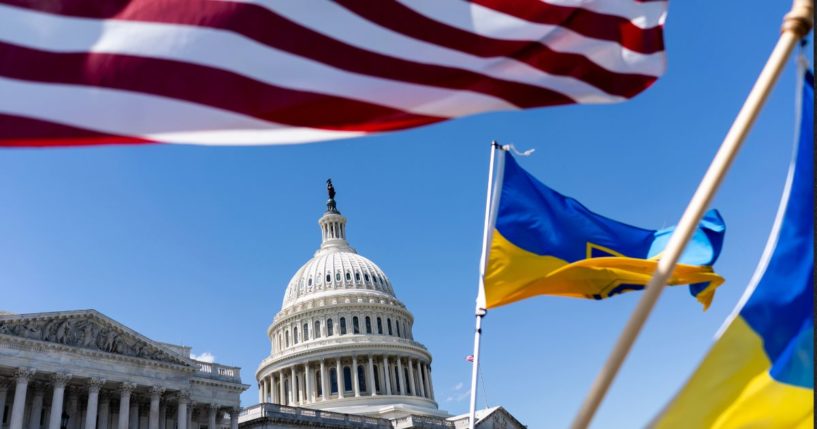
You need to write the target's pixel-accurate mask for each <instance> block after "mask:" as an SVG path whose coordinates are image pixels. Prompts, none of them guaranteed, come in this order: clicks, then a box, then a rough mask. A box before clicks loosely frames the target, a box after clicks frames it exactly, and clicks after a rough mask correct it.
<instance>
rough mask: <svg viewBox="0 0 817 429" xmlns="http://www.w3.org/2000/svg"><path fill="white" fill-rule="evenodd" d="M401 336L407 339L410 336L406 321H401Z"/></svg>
mask: <svg viewBox="0 0 817 429" xmlns="http://www.w3.org/2000/svg"><path fill="white" fill-rule="evenodd" d="M403 337H404V338H409V339H410V338H411V332H409V330H408V325H406V322H403Z"/></svg>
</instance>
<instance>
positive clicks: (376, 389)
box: [0, 182, 524, 429]
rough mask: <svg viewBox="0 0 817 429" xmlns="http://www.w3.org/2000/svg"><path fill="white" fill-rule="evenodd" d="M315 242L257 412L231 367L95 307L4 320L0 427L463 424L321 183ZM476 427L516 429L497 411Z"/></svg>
mask: <svg viewBox="0 0 817 429" xmlns="http://www.w3.org/2000/svg"><path fill="white" fill-rule="evenodd" d="M329 197H330V198H329V201H328V202H327V210H326V212H325V213H324V214H323V216H322V217H320V219H319V221H318V223H319V225H320V230H321V237H322V240H321V244H320V247H319V248H318V250H317V251H316V252H315V254H314V256H313V258H312V259H310V260H309V261H307V262H306V263H305V264H304V265H303V266H302V267H301V268H300V269H299V270H298V271H297V272H296V273H295V275H294V276H293V277H292V280H290V282H289V285H288V286H287V288H286V292H285V293H284V299H283V304H282V306H281V310H280V311H279V312H278V314H276V315H275V317H274V318H273V321H272V323H271V324H270V326H269V327H268V328H267V337H268V338H269V341H270V354H269V356H267V357H266V358H264V359H263V360H262V361H261V363H260V365H259V366H258V369H257V371H256V373H255V378H256V382H257V386H258V404H257V405H252V406H249V407H245V408H240V404H239V396H240V394H241V392H243V391H244V390H246V389H247V388H248V387H249V386H248V385H245V384H242V382H241V378H240V373H239V368H236V367H229V366H225V365H220V364H215V363H207V362H200V361H196V360H193V359H191V358H190V349H189V348H188V347H183V346H177V345H173V344H167V343H162V342H159V341H155V340H152V339H149V338H145V337H143V336H142V335H140V334H138V333H137V332H135V331H133V330H131V329H130V328H128V327H126V326H123V325H122V324H120V323H118V322H116V321H115V320H113V319H110V318H108V317H107V316H105V315H102V314H100V313H98V312H96V311H94V310H82V311H66V312H56V313H36V314H22V315H15V314H2V313H0V429H227V428H229V429H278V428H310V427H320V428H327V429H332V428H373V429H374V428H376V429H407V428H451V429H462V428H466V427H468V417H467V415H459V416H451V415H450V414H448V413H447V412H445V411H442V410H440V409H439V408H438V404H437V401H436V400H435V395H434V384H433V375H432V365H431V364H432V356H431V353H430V352H429V351H428V349H426V347H425V346H423V345H422V344H421V343H420V342H418V341H416V340H415V339H414V335H413V324H414V318H413V316H412V314H411V312H409V310H408V309H407V308H406V306H405V305H404V304H403V303H402V302H400V300H399V299H397V297H396V296H395V292H394V288H393V287H392V284H391V281H390V280H389V278H388V276H386V274H385V273H384V272H383V270H381V269H380V267H378V266H377V265H376V264H375V263H374V262H372V261H370V260H369V259H367V258H365V257H363V256H361V255H359V254H358V253H357V252H356V251H355V250H354V249H353V248H352V247H351V246H350V244H349V242H348V241H347V239H346V218H345V217H344V216H343V215H341V213H340V211H338V209H337V206H336V203H335V200H334V188H332V186H331V182H330V185H329ZM477 417H478V424H477V428H479V429H494V428H496V429H514V428H522V427H524V426H523V425H522V424H521V423H519V421H517V420H516V419H515V418H514V417H513V416H512V415H510V414H509V413H508V412H507V411H506V410H505V409H503V408H502V407H493V408H487V409H484V410H480V411H479V412H478V413H477Z"/></svg>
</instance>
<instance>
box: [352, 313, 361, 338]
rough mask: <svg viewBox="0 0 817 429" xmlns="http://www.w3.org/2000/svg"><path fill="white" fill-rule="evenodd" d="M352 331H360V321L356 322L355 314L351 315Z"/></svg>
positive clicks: (354, 332) (355, 332)
mask: <svg viewBox="0 0 817 429" xmlns="http://www.w3.org/2000/svg"><path fill="white" fill-rule="evenodd" d="M352 333H353V334H359V333H360V323H358V320H357V316H354V317H352Z"/></svg>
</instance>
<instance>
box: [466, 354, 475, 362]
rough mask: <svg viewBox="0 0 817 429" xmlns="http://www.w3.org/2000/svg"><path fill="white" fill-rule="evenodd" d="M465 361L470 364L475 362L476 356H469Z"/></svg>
mask: <svg viewBox="0 0 817 429" xmlns="http://www.w3.org/2000/svg"><path fill="white" fill-rule="evenodd" d="M465 360H467V361H468V362H473V361H474V355H468V356H466V357H465Z"/></svg>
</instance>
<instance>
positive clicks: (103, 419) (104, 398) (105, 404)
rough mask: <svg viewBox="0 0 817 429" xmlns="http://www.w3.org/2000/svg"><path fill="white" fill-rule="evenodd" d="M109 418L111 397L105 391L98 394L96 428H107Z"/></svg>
mask: <svg viewBox="0 0 817 429" xmlns="http://www.w3.org/2000/svg"><path fill="white" fill-rule="evenodd" d="M110 420H111V397H110V396H108V394H107V393H102V394H101V395H99V423H97V425H96V427H97V429H108V426H110V425H109V422H110Z"/></svg>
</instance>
